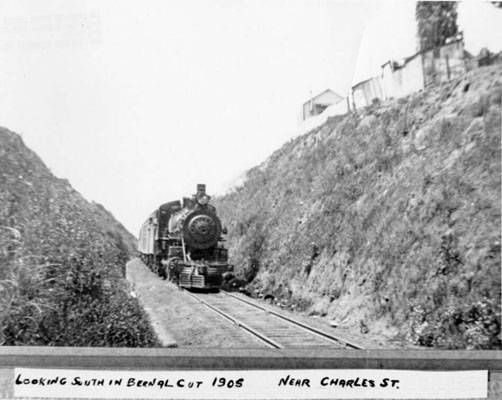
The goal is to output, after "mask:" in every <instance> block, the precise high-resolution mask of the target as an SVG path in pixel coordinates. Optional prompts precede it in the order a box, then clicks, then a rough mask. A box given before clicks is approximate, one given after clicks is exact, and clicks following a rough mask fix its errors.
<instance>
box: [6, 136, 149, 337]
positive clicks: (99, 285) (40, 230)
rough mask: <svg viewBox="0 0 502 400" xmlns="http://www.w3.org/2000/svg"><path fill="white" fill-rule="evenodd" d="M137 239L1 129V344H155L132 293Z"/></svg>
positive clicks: (16, 139) (21, 142)
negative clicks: (129, 274)
mask: <svg viewBox="0 0 502 400" xmlns="http://www.w3.org/2000/svg"><path fill="white" fill-rule="evenodd" d="M134 246H135V244H134V237H133V236H132V235H131V234H130V233H129V232H127V231H126V230H125V229H124V228H123V226H122V225H121V224H120V223H119V222H117V221H116V220H115V219H114V218H113V216H112V215H111V214H110V213H109V212H108V211H107V210H105V209H104V208H103V207H102V206H100V205H97V204H94V203H89V202H88V201H86V200H85V199H84V198H83V197H82V196H81V195H80V194H79V193H78V192H76V191H75V190H74V189H73V188H72V187H71V186H70V184H69V182H68V181H66V180H64V179H58V178H56V177H55V176H54V175H53V174H52V173H51V172H50V171H49V169H48V168H47V167H46V166H45V165H44V163H43V162H42V161H41V159H40V158H39V157H38V156H37V155H36V154H35V153H34V152H33V151H31V150H30V149H28V148H27V147H26V146H25V145H24V143H23V141H22V139H21V138H20V137H19V135H17V134H15V133H13V132H10V131H9V130H7V129H4V128H0V265H1V268H0V344H8V345H16V344H29V345H43V344H47V345H74V346H151V345H154V344H155V343H156V341H155V337H154V335H153V332H152V331H151V329H150V327H149V325H148V322H147V321H146V318H145V316H144V314H143V312H142V311H141V309H140V307H139V305H138V304H137V301H136V300H135V299H133V298H131V297H129V294H128V287H127V284H126V282H125V279H124V272H125V263H126V261H127V259H128V258H129V256H130V252H131V251H134Z"/></svg>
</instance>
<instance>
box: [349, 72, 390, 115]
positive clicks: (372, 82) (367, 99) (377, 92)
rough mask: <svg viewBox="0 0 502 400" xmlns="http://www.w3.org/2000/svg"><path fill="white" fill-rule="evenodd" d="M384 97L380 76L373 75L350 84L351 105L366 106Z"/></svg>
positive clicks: (354, 106)
mask: <svg viewBox="0 0 502 400" xmlns="http://www.w3.org/2000/svg"><path fill="white" fill-rule="evenodd" d="M383 98H384V93H383V87H382V78H381V77H380V76H375V77H373V78H370V79H366V80H365V81H362V82H359V83H358V84H357V85H355V86H352V103H353V104H352V107H353V108H356V107H366V106H369V105H371V104H372V103H373V102H374V101H377V100H381V99H383Z"/></svg>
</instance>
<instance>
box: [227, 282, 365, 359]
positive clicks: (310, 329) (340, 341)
mask: <svg viewBox="0 0 502 400" xmlns="http://www.w3.org/2000/svg"><path fill="white" fill-rule="evenodd" d="M221 293H224V294H225V295H226V296H229V297H232V298H234V299H236V300H239V301H241V302H243V303H245V304H249V305H250V306H253V307H255V308H258V309H260V310H262V311H265V312H267V313H269V314H272V315H274V316H276V317H278V318H281V319H283V320H285V321H287V322H289V323H291V324H294V325H297V326H299V327H300V328H302V329H304V330H306V331H307V332H309V333H313V334H315V335H318V336H320V337H322V338H324V339H328V340H330V341H332V342H336V343H337V344H341V345H344V346H345V347H348V348H351V349H363V347H362V346H360V345H358V344H356V343H353V342H350V341H348V340H345V339H340V338H338V337H336V336H334V335H331V334H329V333H326V332H323V331H321V330H319V329H317V328H314V327H312V326H310V325H307V324H304V323H303V322H300V321H297V320H295V319H293V318H290V317H286V316H285V315H282V314H280V313H278V312H276V311H274V310H271V309H270V308H267V307H263V306H260V305H259V304H256V303H254V302H251V301H248V300H246V299H243V298H240V297H238V296H235V295H233V294H231V293H228V292H225V291H222V292H221Z"/></svg>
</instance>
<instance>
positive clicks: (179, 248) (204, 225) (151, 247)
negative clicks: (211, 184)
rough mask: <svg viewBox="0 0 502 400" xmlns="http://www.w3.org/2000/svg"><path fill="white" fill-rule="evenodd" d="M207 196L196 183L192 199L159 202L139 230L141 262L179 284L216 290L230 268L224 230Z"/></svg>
mask: <svg viewBox="0 0 502 400" xmlns="http://www.w3.org/2000/svg"><path fill="white" fill-rule="evenodd" d="M210 198H211V197H210V196H208V195H207V194H206V186H205V185H203V184H199V185H197V193H196V194H194V195H193V196H192V197H191V198H187V197H185V198H183V202H180V201H171V202H169V203H165V204H162V205H161V206H160V207H159V208H158V209H157V210H155V211H154V212H153V213H152V214H151V215H150V216H149V217H148V219H147V220H146V221H145V222H144V223H143V225H142V226H141V229H140V232H139V240H138V250H139V252H140V257H141V259H142V261H143V262H144V263H145V264H146V265H148V267H149V268H150V269H151V270H152V271H153V272H155V273H156V274H158V275H159V276H161V277H163V278H164V279H169V280H171V281H175V282H176V283H177V284H178V285H179V286H181V287H185V288H200V289H218V288H219V287H220V286H221V284H222V281H223V276H224V274H226V273H228V272H230V271H231V270H232V267H231V266H230V265H229V264H228V253H227V249H226V248H225V247H224V245H223V242H224V239H223V236H222V235H223V234H225V233H226V231H225V229H222V225H221V221H220V219H219V218H218V216H217V214H216V209H215V207H214V206H212V205H211V204H209V200H210Z"/></svg>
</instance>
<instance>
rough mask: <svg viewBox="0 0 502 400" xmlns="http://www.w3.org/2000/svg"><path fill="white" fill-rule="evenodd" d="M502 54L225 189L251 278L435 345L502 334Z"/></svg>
mask: <svg viewBox="0 0 502 400" xmlns="http://www.w3.org/2000/svg"><path fill="white" fill-rule="evenodd" d="M501 95H502V68H501V67H500V66H496V67H488V68H482V69H479V70H477V71H473V72H471V73H469V74H467V75H466V76H465V77H464V78H462V79H458V80H455V81H452V82H449V83H448V84H444V85H442V86H440V87H435V88H431V89H428V90H426V91H424V92H420V93H417V94H414V95H412V96H410V97H408V98H404V99H400V100H396V101H392V102H389V103H385V104H381V105H379V104H375V105H374V106H372V107H369V108H367V109H365V110H361V111H359V112H357V113H355V114H349V115H346V116H341V117H335V118H332V119H331V120H329V121H328V122H327V123H326V124H325V125H323V126H322V127H320V128H319V129H316V130H314V131H312V132H310V133H308V134H306V135H304V136H301V137H298V138H296V139H294V140H292V141H291V142H289V143H287V144H286V145H285V146H283V148H281V149H280V150H278V151H277V152H275V153H274V154H273V155H272V156H271V157H270V158H269V159H268V160H267V161H266V162H265V163H264V164H263V165H261V166H260V167H256V168H254V169H252V170H250V171H248V173H247V180H246V181H245V183H244V184H243V186H241V187H239V188H237V189H236V190H234V191H233V192H231V193H229V194H227V195H225V196H223V197H221V198H219V199H217V201H216V202H217V207H218V209H219V212H220V213H221V215H222V219H223V220H224V221H225V222H226V224H228V228H229V235H228V238H229V246H230V249H231V252H230V256H231V260H232V262H233V263H235V265H236V270H237V271H238V274H239V276H240V278H241V279H244V280H246V281H247V282H251V283H250V287H251V288H254V289H255V290H261V291H262V292H268V293H271V294H273V295H274V296H275V297H276V298H279V299H280V300H281V302H282V303H285V304H288V305H289V306H291V307H296V308H302V309H307V310H308V311H310V312H311V313H315V314H319V315H322V316H326V317H327V318H330V319H335V320H336V321H338V323H340V324H343V325H346V326H353V327H356V328H358V329H359V328H360V329H361V331H362V332H366V331H368V330H369V331H370V332H373V333H379V334H382V335H389V336H392V337H401V338H406V339H407V340H408V341H410V342H412V343H414V344H419V345H425V346H434V347H442V348H498V347H499V346H500V293H501V284H500V273H501V270H500V268H501V264H500V239H501V238H500V226H501V216H500V211H501V198H500V183H501V182H500V181H501V172H500V171H501V162H500V161H501V153H500V137H501V133H500V127H501Z"/></svg>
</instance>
